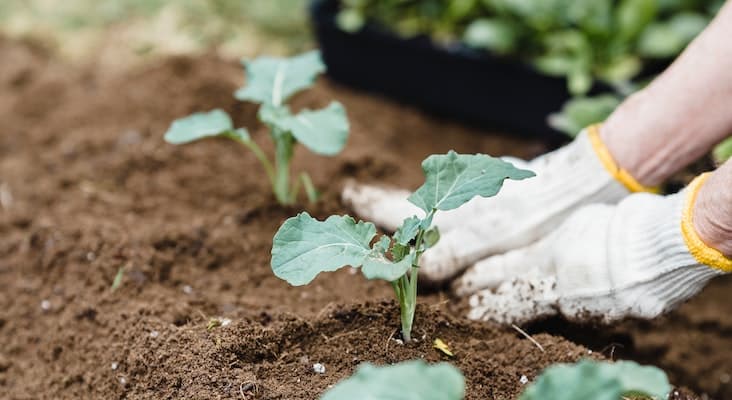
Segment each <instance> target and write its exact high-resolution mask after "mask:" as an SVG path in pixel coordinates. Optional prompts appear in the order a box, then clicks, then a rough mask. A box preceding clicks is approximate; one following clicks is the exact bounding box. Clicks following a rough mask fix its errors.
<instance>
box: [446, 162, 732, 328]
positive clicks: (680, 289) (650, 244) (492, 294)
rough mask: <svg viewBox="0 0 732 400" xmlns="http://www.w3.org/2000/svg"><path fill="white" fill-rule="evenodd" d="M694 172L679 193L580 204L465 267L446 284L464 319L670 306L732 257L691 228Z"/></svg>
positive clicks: (651, 312)
mask: <svg viewBox="0 0 732 400" xmlns="http://www.w3.org/2000/svg"><path fill="white" fill-rule="evenodd" d="M707 177H708V174H707V175H702V176H700V177H699V178H697V179H696V180H695V181H694V182H693V183H692V184H690V185H689V187H687V188H686V189H685V190H684V191H682V192H680V193H677V194H674V195H670V196H666V197H664V196H658V195H652V194H647V193H638V194H634V195H631V196H628V197H627V198H625V199H624V200H623V201H621V202H620V203H619V204H618V205H607V204H597V205H590V206H586V207H584V208H582V209H581V210H579V211H577V212H576V213H574V214H573V215H572V216H571V217H569V218H568V219H567V220H566V221H565V222H564V223H563V224H562V225H561V226H560V227H559V228H558V229H557V230H555V231H554V232H552V233H551V234H549V235H548V236H546V237H545V238H543V239H542V240H540V241H539V242H536V243H534V244H532V245H530V246H528V247H525V248H522V249H518V250H514V251H511V252H508V253H506V254H502V255H499V256H494V257H491V258H488V259H486V260H483V261H481V262H479V263H477V264H475V265H474V266H472V267H471V268H470V269H469V270H468V271H467V272H466V273H465V274H464V275H463V276H462V277H461V278H459V279H458V280H456V281H454V282H453V289H454V291H455V292H456V293H457V294H459V295H468V294H471V293H476V292H477V293H476V294H474V295H473V296H471V298H470V307H471V310H470V313H469V317H470V318H472V319H485V320H493V321H498V322H501V323H521V322H524V321H527V320H530V319H534V318H537V317H541V316H546V315H552V314H556V313H561V314H563V315H564V316H566V317H567V318H569V319H572V320H586V319H588V318H592V317H598V318H599V319H601V320H604V321H605V322H608V321H612V320H616V319H619V318H622V317H625V316H635V317H642V318H653V317H655V316H658V315H659V314H661V313H663V312H665V311H667V310H669V309H672V308H674V307H676V306H677V305H678V304H679V303H681V302H683V301H685V300H687V299H688V298H690V297H691V296H693V295H694V294H696V293H697V292H699V291H700V290H701V289H702V288H703V287H704V285H705V284H706V283H707V282H708V281H709V280H710V279H711V278H712V277H714V276H716V275H719V274H722V273H723V272H730V271H732V260H730V259H728V258H725V257H724V255H722V253H720V252H719V251H717V250H715V249H713V248H711V247H708V246H706V245H705V244H704V242H703V241H702V240H701V239H700V238H699V236H698V234H697V233H696V231H695V229H694V226H693V221H692V211H693V207H694V202H695V200H696V195H697V193H698V191H699V188H700V187H701V186H702V185H703V183H704V181H705V180H706V178H707Z"/></svg>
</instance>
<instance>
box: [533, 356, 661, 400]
mask: <svg viewBox="0 0 732 400" xmlns="http://www.w3.org/2000/svg"><path fill="white" fill-rule="evenodd" d="M669 392H671V385H669V383H668V378H667V377H666V374H665V373H664V372H663V371H661V370H660V369H658V368H656V367H645V366H641V365H638V364H636V363H634V362H632V361H618V362H614V363H608V362H600V361H590V360H582V361H580V362H578V363H576V364H556V365H552V366H550V367H549V368H547V369H545V370H544V372H542V373H541V375H540V376H539V377H538V378H537V379H536V381H534V383H532V384H531V385H530V386H529V387H527V388H526V390H525V391H524V393H523V394H522V395H521V397H520V398H519V400H546V399H563V400H585V399H593V400H619V399H644V400H646V399H653V400H665V399H667V398H668V394H669Z"/></svg>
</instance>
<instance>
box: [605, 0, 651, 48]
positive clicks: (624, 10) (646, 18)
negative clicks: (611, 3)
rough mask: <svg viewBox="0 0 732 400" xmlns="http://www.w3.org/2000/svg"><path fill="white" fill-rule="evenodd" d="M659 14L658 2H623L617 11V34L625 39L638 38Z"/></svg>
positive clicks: (639, 0) (643, 0) (635, 0)
mask: <svg viewBox="0 0 732 400" xmlns="http://www.w3.org/2000/svg"><path fill="white" fill-rule="evenodd" d="M657 12H658V5H657V0H621V1H620V4H619V5H618V6H617V9H616V10H615V19H616V21H617V25H618V27H617V29H618V32H617V34H618V35H620V36H621V37H622V38H624V39H630V38H633V37H635V36H637V35H638V34H639V33H640V32H641V31H642V30H643V29H644V28H645V27H646V26H647V25H648V24H649V23H650V22H651V21H653V19H654V18H655V17H656V13H657Z"/></svg>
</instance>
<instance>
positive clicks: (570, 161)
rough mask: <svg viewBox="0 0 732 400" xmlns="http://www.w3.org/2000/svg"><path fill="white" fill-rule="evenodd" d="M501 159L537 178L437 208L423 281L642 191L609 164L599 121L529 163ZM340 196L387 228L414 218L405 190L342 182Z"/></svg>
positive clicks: (360, 213)
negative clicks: (586, 209) (436, 231)
mask: <svg viewBox="0 0 732 400" xmlns="http://www.w3.org/2000/svg"><path fill="white" fill-rule="evenodd" d="M507 161H510V162H512V163H514V164H515V165H516V166H517V167H519V168H522V169H529V170H532V171H534V172H535V173H536V177H535V178H532V179H527V180H525V181H516V182H514V181H506V182H505V183H504V187H503V189H502V190H501V192H500V193H499V194H498V195H497V196H495V197H491V198H475V199H473V200H471V201H470V202H469V203H467V204H465V205H463V206H462V207H460V208H458V209H456V210H452V211H447V212H440V213H438V214H437V216H436V217H435V220H434V221H435V224H436V225H437V226H438V227H439V228H440V233H441V238H440V241H439V242H438V243H437V245H436V246H435V247H433V248H431V249H430V250H429V251H428V252H425V254H424V255H423V257H422V259H421V262H420V264H421V265H420V274H421V275H422V276H424V277H425V278H426V279H427V280H429V281H432V282H442V281H445V280H448V279H450V278H452V277H454V276H456V275H457V274H459V273H460V272H462V271H463V270H464V269H465V268H466V267H467V266H469V265H470V264H472V263H475V262H476V261H478V260H480V259H482V258H485V257H488V256H491V255H494V254H500V253H503V252H506V251H508V250H511V249H515V248H519V247H522V246H525V245H528V244H530V243H533V242H535V241H536V240H538V239H539V238H541V237H543V236H544V235H546V234H548V233H549V232H550V231H551V230H552V229H554V228H555V227H556V226H558V225H559V224H560V223H561V222H562V221H563V220H564V219H565V218H566V217H567V216H569V215H570V214H571V213H572V212H573V211H575V210H576V209H578V208H579V207H581V206H583V205H586V204H592V203H607V204H615V203H617V202H618V201H619V200H620V199H622V198H624V197H625V196H627V195H628V194H629V193H630V191H631V190H633V191H640V190H644V189H645V188H643V187H642V186H640V185H639V184H637V182H635V181H634V180H633V179H632V178H631V177H630V176H629V175H627V174H626V173H624V171H622V170H619V169H618V168H617V167H616V166H615V163H614V161H613V160H612V157H611V156H610V155H609V153H608V152H607V150H606V149H605V146H604V144H602V142H601V140H600V136H599V133H598V127H597V126H592V127H589V128H587V129H586V130H585V131H583V132H582V133H581V134H580V135H579V136H578V137H577V139H575V140H574V141H573V142H572V143H570V144H569V145H567V146H565V147H563V148H561V149H559V150H556V151H554V152H552V153H548V154H546V155H544V156H541V157H538V158H536V159H534V160H533V161H531V162H529V163H526V162H523V161H521V160H516V159H509V160H507ZM342 196H343V200H344V201H345V202H346V204H348V205H349V206H350V207H351V208H352V209H353V210H354V211H355V213H356V214H357V215H358V216H359V217H361V218H363V219H366V220H369V221H372V222H374V223H376V224H377V225H379V226H381V227H383V228H385V229H388V230H394V229H396V228H397V227H398V226H399V225H401V223H402V221H403V220H404V219H405V218H407V217H410V216H412V215H420V210H419V209H418V208H417V207H416V206H414V205H413V204H411V203H409V202H408V201H407V197H408V196H409V192H408V191H405V190H396V189H386V188H381V187H378V186H368V185H347V186H346V188H345V189H344V190H343V194H342Z"/></svg>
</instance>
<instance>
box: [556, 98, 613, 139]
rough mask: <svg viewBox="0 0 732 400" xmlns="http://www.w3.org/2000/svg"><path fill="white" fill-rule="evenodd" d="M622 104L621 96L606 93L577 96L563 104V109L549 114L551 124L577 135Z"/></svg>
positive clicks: (560, 129) (568, 133)
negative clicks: (592, 95)
mask: <svg viewBox="0 0 732 400" xmlns="http://www.w3.org/2000/svg"><path fill="white" fill-rule="evenodd" d="M618 105H620V98H619V97H617V96H615V95H612V94H605V95H600V96H595V97H576V98H574V99H571V100H569V101H568V102H566V103H565V104H564V105H563V106H562V110H561V111H560V112H558V113H556V114H552V115H550V116H549V125H550V126H551V127H552V128H554V129H556V130H559V131H562V132H564V133H566V134H567V135H569V136H571V137H575V136H576V135H577V134H578V133H580V131H581V130H582V129H584V128H586V127H587V126H590V125H592V124H594V123H597V122H602V121H604V120H605V119H606V118H607V117H608V116H610V114H611V113H612V112H613V110H615V108H616V107H617V106H618Z"/></svg>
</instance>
